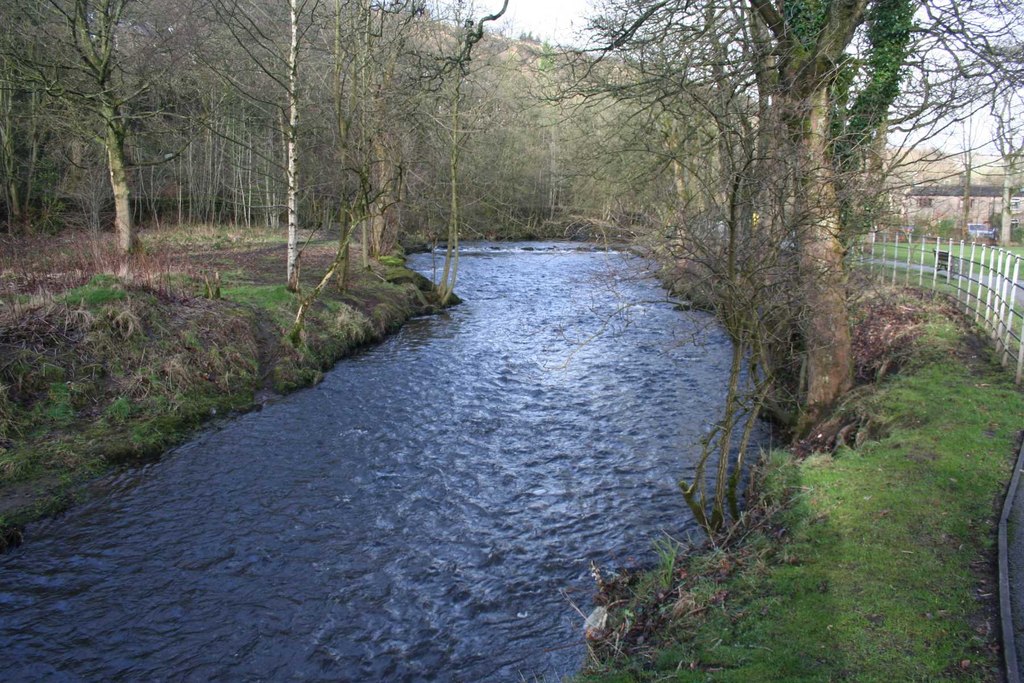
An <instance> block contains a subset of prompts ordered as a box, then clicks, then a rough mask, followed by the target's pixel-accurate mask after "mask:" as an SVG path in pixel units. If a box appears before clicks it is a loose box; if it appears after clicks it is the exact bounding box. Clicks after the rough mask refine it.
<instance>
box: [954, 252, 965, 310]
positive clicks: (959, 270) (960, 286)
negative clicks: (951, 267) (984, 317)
mask: <svg viewBox="0 0 1024 683" xmlns="http://www.w3.org/2000/svg"><path fill="white" fill-rule="evenodd" d="M963 293H964V241H963V240H960V256H959V257H957V260H956V298H957V300H958V301H959V300H960V297H961V296H962V295H963ZM965 299H966V297H965Z"/></svg>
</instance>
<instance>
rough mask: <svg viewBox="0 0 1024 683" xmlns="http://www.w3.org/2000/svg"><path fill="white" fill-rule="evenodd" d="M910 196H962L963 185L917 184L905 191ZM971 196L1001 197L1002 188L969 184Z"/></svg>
mask: <svg viewBox="0 0 1024 683" xmlns="http://www.w3.org/2000/svg"><path fill="white" fill-rule="evenodd" d="M907 194H908V195H910V196H911V197H963V196H964V186H963V185H918V186H917V187H912V188H910V191H909V192H908V193H907ZM971 196H972V197H1002V196H1003V188H1001V187H999V186H998V185H971Z"/></svg>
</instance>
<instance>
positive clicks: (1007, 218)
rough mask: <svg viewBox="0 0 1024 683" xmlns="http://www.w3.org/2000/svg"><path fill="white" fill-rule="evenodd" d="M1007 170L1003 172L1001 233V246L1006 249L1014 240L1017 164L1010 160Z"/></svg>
mask: <svg viewBox="0 0 1024 683" xmlns="http://www.w3.org/2000/svg"><path fill="white" fill-rule="evenodd" d="M1005 165H1006V170H1005V171H1004V172H1003V212H1002V226H1001V227H1000V231H999V244H1001V245H1002V246H1004V247H1008V246H1010V240H1011V239H1012V238H1013V235H1012V232H1013V208H1012V204H1011V202H1012V201H1013V173H1014V171H1015V170H1016V169H1015V168H1014V166H1015V164H1014V163H1013V161H1011V160H1010V159H1007V160H1006V162H1005Z"/></svg>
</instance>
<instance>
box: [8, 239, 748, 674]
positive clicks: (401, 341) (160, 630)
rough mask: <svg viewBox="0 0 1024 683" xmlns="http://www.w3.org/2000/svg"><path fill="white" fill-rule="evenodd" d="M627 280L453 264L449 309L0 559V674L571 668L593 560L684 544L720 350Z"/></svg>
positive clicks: (45, 528) (548, 255)
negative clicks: (689, 488) (578, 609)
mask: <svg viewBox="0 0 1024 683" xmlns="http://www.w3.org/2000/svg"><path fill="white" fill-rule="evenodd" d="M416 265H417V266H418V267H420V268H421V270H423V271H424V272H429V270H430V268H431V256H430V255H423V256H420V257H418V260H417V261H416ZM641 265H643V264H642V262H640V261H638V260H636V259H633V258H631V257H629V256H628V255H623V254H614V253H611V254H609V253H600V252H593V251H590V250H589V248H585V247H583V246H582V245H555V244H550V245H515V246H511V247H508V246H502V245H493V244H478V245H470V246H469V247H467V248H466V249H465V251H464V258H463V259H462V261H461V268H462V272H461V273H460V290H459V291H460V294H461V295H462V296H463V297H464V298H465V299H466V300H467V303H466V304H464V305H463V306H460V307H458V308H456V309H453V310H452V311H450V312H448V313H447V314H445V315H442V316H437V317H434V318H426V319H421V320H417V321H413V322H412V323H411V324H409V325H408V326H407V327H406V328H405V329H404V330H403V331H402V332H401V333H400V334H399V335H397V336H396V337H394V338H392V339H391V340H390V341H388V342H387V343H386V344H384V345H382V346H380V347H378V348H376V349H374V350H372V351H370V352H367V353H365V354H363V355H361V356H359V357H357V358H354V359H351V360H349V361H346V362H343V363H341V364H340V365H339V366H338V367H337V368H336V369H335V370H334V371H332V372H331V373H328V375H327V377H326V378H325V380H324V382H323V383H322V384H321V385H320V386H318V387H315V388H312V389H309V390H306V391H302V392H299V393H297V394H295V395H293V396H291V397H289V398H288V399H287V400H284V401H280V402H278V403H274V404H272V405H269V406H267V407H266V408H265V409H264V410H263V411H261V412H259V413H253V414H250V415H246V416H243V417H241V418H239V419H238V420H236V421H234V422H232V423H231V424H229V425H227V426H226V427H224V428H222V429H220V430H218V431H213V432H210V433H206V434H204V435H202V436H200V437H199V438H197V439H196V440H194V441H193V442H191V443H189V444H188V445H186V446H183V447H182V448H180V449H178V450H177V451H175V452H174V453H172V454H170V455H169V456H168V457H166V458H164V459H163V460H162V461H161V462H159V463H157V464H154V465H151V466H148V467H146V468H144V469H141V470H136V471H135V472H133V473H131V474H129V475H122V476H120V477H118V478H117V479H115V480H112V481H111V482H110V484H109V487H108V490H109V494H108V495H106V496H102V497H100V498H99V499H98V500H95V501H94V502H92V503H90V504H87V505H84V506H81V507H79V508H78V509H76V510H74V511H72V512H71V513H70V514H68V515H66V516H65V517H63V518H62V519H60V520H59V521H58V522H51V523H47V524H43V525H39V526H37V527H36V528H35V529H32V530H31V536H32V537H33V540H32V542H31V543H29V544H28V545H26V546H25V547H23V548H22V549H19V550H18V551H16V552H14V553H12V554H9V555H7V556H5V557H2V558H0V642H2V643H3V644H4V652H5V656H4V657H3V658H0V678H2V679H5V680H22V679H25V680H27V679H53V680H102V679H108V678H122V679H133V680H134V679H152V680H166V679H173V680H186V681H192V680H194V681H206V680H217V679H221V680H226V679H231V680H236V679H246V680H248V679H252V680H278V679H297V680H331V681H338V680H358V681H373V680H379V681H421V680H422V681H426V680H430V681H449V680H450V681H486V680H495V681H505V680H521V677H525V678H531V677H533V676H548V677H557V676H560V675H562V674H565V673H567V672H571V671H572V670H573V669H574V668H575V667H577V666H578V665H579V663H580V661H581V659H582V656H583V647H582V644H581V643H580V642H579V633H580V622H581V619H580V618H579V617H578V615H577V614H576V613H575V612H574V611H573V610H572V609H571V607H570V606H569V600H570V599H571V600H573V601H575V602H578V603H581V604H586V602H587V600H588V595H589V591H590V582H591V579H590V577H589V572H588V567H589V563H590V562H591V561H597V562H602V563H611V564H617V563H623V562H628V561H630V556H631V555H637V556H640V557H649V556H650V553H649V548H650V543H651V541H652V539H653V538H655V537H657V536H658V535H659V534H660V533H661V532H662V531H669V532H671V533H673V534H674V535H680V534H682V533H684V532H685V531H686V529H687V528H688V527H689V521H688V520H689V516H688V513H687V512H686V508H685V505H684V504H683V503H682V501H681V499H680V496H679V494H678V489H677V488H676V486H675V481H676V479H677V478H678V477H680V476H681V475H683V474H685V473H686V472H687V471H688V469H689V467H690V465H688V459H690V458H692V457H693V454H694V452H695V449H694V447H693V444H694V443H695V442H696V440H697V439H699V437H700V436H701V435H702V434H703V432H704V430H705V429H706V426H707V423H708V421H709V420H710V419H712V417H713V415H714V407H715V404H716V401H717V400H718V399H719V397H720V396H721V395H722V391H723V385H724V381H723V380H724V373H725V372H726V369H727V364H726V363H727V360H728V359H727V357H726V351H727V349H726V348H725V344H726V340H725V337H724V336H723V335H722V334H721V333H720V332H718V331H716V330H715V329H714V328H713V327H711V326H709V324H708V319H707V318H706V317H704V316H702V315H700V314H697V313H690V314H680V313H679V312H677V311H674V310H673V309H672V307H671V305H669V304H667V303H665V302H663V301H661V299H663V294H662V293H661V291H660V290H659V289H658V288H657V286H656V285H655V284H654V283H653V282H652V281H651V280H649V279H646V278H644V277H638V276H637V275H636V267H637V266H641ZM626 304H633V305H631V306H626V308H623V306H624V305H626ZM616 312H618V314H616ZM613 314H616V315H614V316H613ZM610 316H612V317H610ZM567 596H568V597H567Z"/></svg>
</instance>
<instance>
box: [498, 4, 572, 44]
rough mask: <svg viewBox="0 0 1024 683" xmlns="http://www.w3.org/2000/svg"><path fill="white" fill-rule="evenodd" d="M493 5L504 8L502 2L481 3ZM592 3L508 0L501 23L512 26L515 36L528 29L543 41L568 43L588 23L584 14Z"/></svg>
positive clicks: (511, 32)
mask: <svg viewBox="0 0 1024 683" xmlns="http://www.w3.org/2000/svg"><path fill="white" fill-rule="evenodd" d="M491 5H493V6H494V9H498V8H500V7H501V3H500V1H499V2H495V0H487V1H486V2H484V3H481V7H485V6H486V7H487V8H488V9H490V8H491ZM590 5H591V0H509V3H508V11H507V12H505V16H506V17H507V18H503V23H502V25H503V26H508V27H510V29H511V30H510V31H509V33H510V35H512V36H513V37H518V35H519V34H520V33H527V32H529V33H532V34H533V36H534V37H536V38H538V39H540V40H547V41H550V42H552V43H569V42H572V39H573V36H574V34H575V33H576V32H578V31H579V30H580V29H582V28H583V27H584V26H585V21H584V17H585V16H586V15H587V12H588V9H589V8H590Z"/></svg>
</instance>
